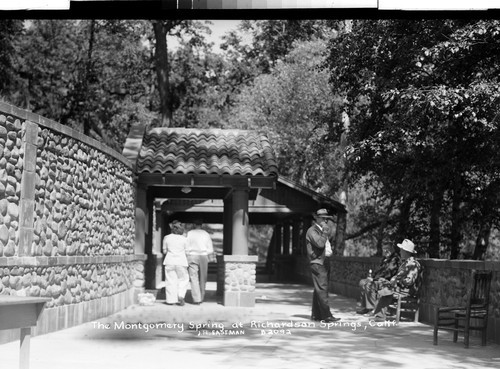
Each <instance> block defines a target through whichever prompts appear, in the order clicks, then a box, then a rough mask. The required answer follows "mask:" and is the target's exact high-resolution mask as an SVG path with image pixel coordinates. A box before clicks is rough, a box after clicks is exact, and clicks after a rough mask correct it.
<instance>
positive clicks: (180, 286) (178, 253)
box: [163, 220, 189, 306]
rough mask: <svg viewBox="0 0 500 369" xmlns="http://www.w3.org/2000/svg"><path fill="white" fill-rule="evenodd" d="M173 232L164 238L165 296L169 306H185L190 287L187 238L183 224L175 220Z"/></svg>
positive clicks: (171, 226)
mask: <svg viewBox="0 0 500 369" xmlns="http://www.w3.org/2000/svg"><path fill="white" fill-rule="evenodd" d="M170 229H171V232H172V233H170V234H168V235H166V236H165V237H164V238H163V252H164V253H166V254H167V255H166V256H165V260H164V261H163V265H165V294H166V299H167V304H168V305H174V304H178V305H181V306H182V305H184V297H185V296H186V292H187V289H188V286H189V274H188V268H187V267H188V261H187V257H186V246H187V238H186V237H185V236H184V227H183V226H182V224H181V222H179V221H178V220H174V221H173V222H172V224H171V225H170Z"/></svg>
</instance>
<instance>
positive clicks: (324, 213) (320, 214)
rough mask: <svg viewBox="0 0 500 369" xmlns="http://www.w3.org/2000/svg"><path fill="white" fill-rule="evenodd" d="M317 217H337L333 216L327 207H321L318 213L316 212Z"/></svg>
mask: <svg viewBox="0 0 500 369" xmlns="http://www.w3.org/2000/svg"><path fill="white" fill-rule="evenodd" d="M314 216H315V217H316V218H327V219H335V218H334V217H333V216H331V215H330V214H328V211H327V210H326V209H319V210H318V211H317V212H316V213H314Z"/></svg>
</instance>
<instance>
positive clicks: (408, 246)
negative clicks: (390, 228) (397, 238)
mask: <svg viewBox="0 0 500 369" xmlns="http://www.w3.org/2000/svg"><path fill="white" fill-rule="evenodd" d="M398 247H399V248H400V249H403V250H405V251H408V252H411V253H412V254H414V253H415V252H416V251H415V244H414V243H413V242H411V241H410V240H408V239H404V240H403V242H401V243H398Z"/></svg>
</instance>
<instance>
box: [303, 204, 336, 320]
mask: <svg viewBox="0 0 500 369" xmlns="http://www.w3.org/2000/svg"><path fill="white" fill-rule="evenodd" d="M314 221H315V223H314V225H312V226H311V227H310V228H309V229H308V230H307V233H306V247H307V255H308V256H309V262H310V265H311V272H312V280H313V285H314V293H313V302H312V315H311V319H312V320H316V321H325V322H327V323H331V322H336V321H338V320H340V318H335V317H334V316H333V315H332V313H331V312H330V306H329V304H328V276H329V268H330V264H329V261H328V259H327V255H326V252H325V251H328V249H329V248H331V245H330V241H329V238H330V237H331V235H332V229H331V226H330V225H328V223H329V221H333V217H332V216H331V215H329V214H328V211H327V210H326V209H319V210H318V211H317V212H316V213H315V214H314Z"/></svg>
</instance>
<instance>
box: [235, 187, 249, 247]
mask: <svg viewBox="0 0 500 369" xmlns="http://www.w3.org/2000/svg"><path fill="white" fill-rule="evenodd" d="M232 214H233V216H232V220H233V227H232V228H233V235H232V240H233V242H232V248H233V252H232V255H248V230H249V227H248V191H247V190H246V189H235V190H233V212H232Z"/></svg>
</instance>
